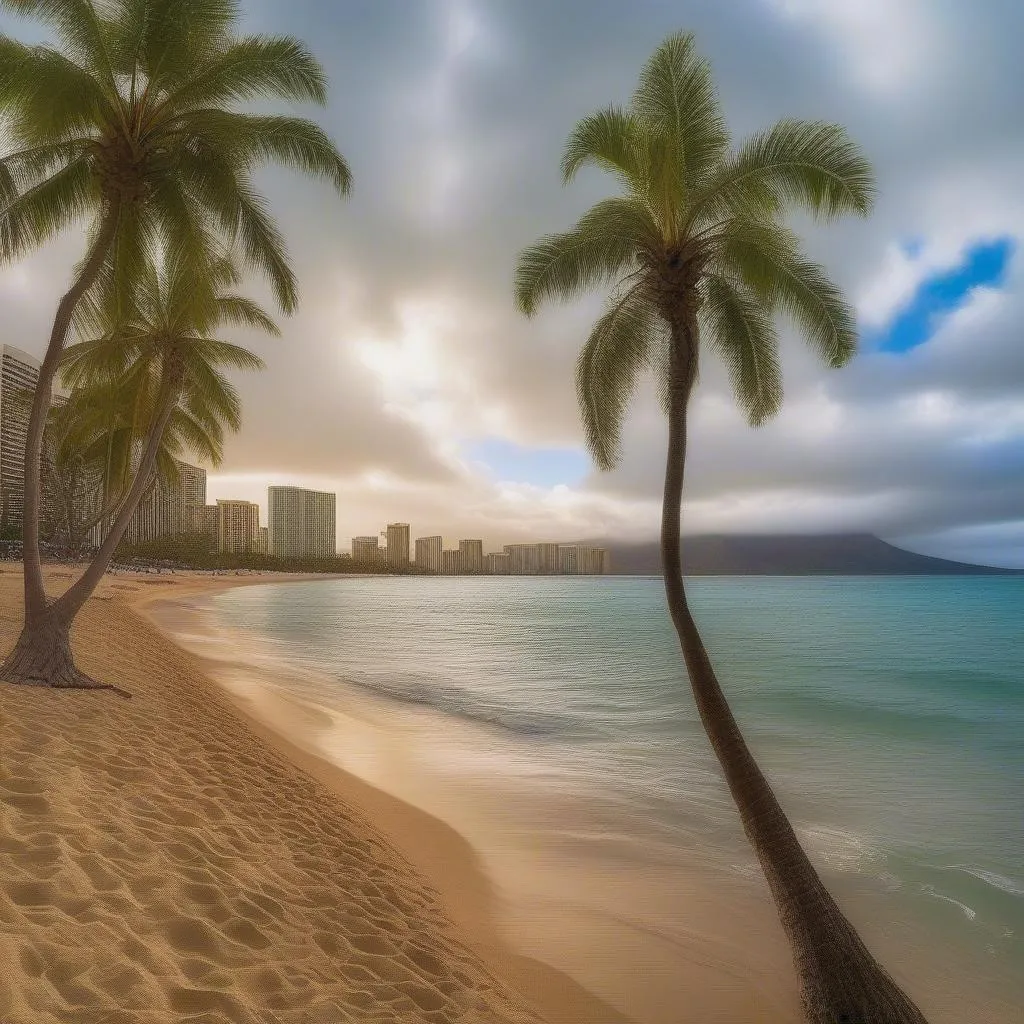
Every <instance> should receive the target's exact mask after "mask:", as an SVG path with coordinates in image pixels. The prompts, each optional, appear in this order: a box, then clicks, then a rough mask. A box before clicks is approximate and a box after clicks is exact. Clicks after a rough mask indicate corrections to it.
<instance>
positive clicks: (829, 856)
mask: <svg viewBox="0 0 1024 1024" xmlns="http://www.w3.org/2000/svg"><path fill="white" fill-rule="evenodd" d="M801 832H802V833H803V838H804V840H805V842H806V843H807V845H808V846H809V847H810V848H811V849H812V850H813V851H814V852H815V853H817V854H818V856H819V857H821V859H822V860H823V861H824V862H825V863H826V864H827V865H828V866H829V867H830V868H832V869H833V870H834V871H842V872H856V873H860V872H861V871H862V870H863V869H864V868H865V867H866V866H867V865H869V864H874V863H877V862H878V861H880V860H883V859H884V857H885V854H884V852H883V851H882V850H881V849H879V848H878V847H877V846H876V845H875V844H874V843H872V842H871V841H870V840H869V839H867V838H866V837H865V836H862V835H858V834H857V833H855V832H850V831H848V830H847V829H841V828H835V827H834V826H831V825H809V826H807V827H806V828H804V829H801Z"/></svg>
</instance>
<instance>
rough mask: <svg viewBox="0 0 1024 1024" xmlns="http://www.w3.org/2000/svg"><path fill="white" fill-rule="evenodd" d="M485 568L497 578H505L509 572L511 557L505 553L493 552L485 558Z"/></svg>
mask: <svg viewBox="0 0 1024 1024" xmlns="http://www.w3.org/2000/svg"><path fill="white" fill-rule="evenodd" d="M484 568H485V570H486V571H487V572H489V573H492V574H493V575H495V576H505V575H507V574H508V572H509V556H508V555H507V554H506V553H505V552H504V551H491V552H489V553H488V554H487V555H485V556H484Z"/></svg>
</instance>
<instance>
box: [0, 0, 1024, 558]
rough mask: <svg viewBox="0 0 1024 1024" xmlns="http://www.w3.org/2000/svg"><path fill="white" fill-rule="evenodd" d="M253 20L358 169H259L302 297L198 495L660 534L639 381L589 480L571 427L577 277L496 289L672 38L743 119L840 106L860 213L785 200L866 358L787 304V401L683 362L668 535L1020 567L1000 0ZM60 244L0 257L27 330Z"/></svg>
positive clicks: (1016, 137)
mask: <svg viewBox="0 0 1024 1024" xmlns="http://www.w3.org/2000/svg"><path fill="white" fill-rule="evenodd" d="M0 26H2V28H3V29H4V30H6V31H11V32H13V33H15V34H19V35H22V36H24V37H28V30H27V29H26V28H25V27H24V26H23V25H19V24H16V23H14V22H12V21H10V20H6V21H3V20H0ZM244 28H245V29H246V30H253V31H266V32H289V33H293V34H295V35H298V36H300V37H301V38H302V39H304V40H305V41H306V42H307V43H308V45H309V46H310V47H311V48H312V49H313V51H314V52H315V53H316V54H317V56H318V57H319V58H320V59H321V60H322V61H323V63H324V65H325V66H326V68H327V70H328V72H329V74H330V78H331V101H330V105H329V107H328V108H326V109H325V110H317V111H314V112H311V113H312V114H313V116H315V117H317V119H318V120H319V121H320V123H321V124H322V125H323V126H324V127H325V128H326V129H327V130H328V131H329V132H330V133H331V135H332V136H333V138H334V139H335V140H336V141H337V143H338V145H339V147H340V148H341V150H342V151H343V153H344V154H345V155H346V157H347V159H348V160H349V162H350V164H351V166H352V169H353V172H354V176H355V189H354V192H353V195H352V197H351V199H349V200H348V201H346V202H344V203H342V202H339V201H338V200H337V198H336V197H334V196H333V195H332V194H331V193H330V191H329V190H328V189H327V188H326V187H325V186H321V185H319V184H317V183H311V182H307V181H303V180H301V179H298V178H295V177H293V176H290V175H286V174H284V173H281V172H268V173H267V174H266V175H264V177H263V179H262V182H263V184H264V185H265V188H266V191H267V194H268V195H269V197H270V199H271V201H272V203H273V207H274V210H275V211H276V213H277V216H278V218H279V220H280V223H281V224H282V225H283V227H284V230H285V233H286V235H287V238H288V241H289V245H290V247H291V252H292V255H293V259H294V262H295V265H296V268H297V270H298V272H299V276H300V280H301V283H302V303H301V308H300V310H299V312H298V313H297V314H296V315H295V316H293V317H292V318H290V319H289V320H287V321H286V322H285V325H284V336H283V338H281V339H280V340H275V341H273V342H268V341H265V340H255V341H254V347H256V348H257V349H258V350H259V351H260V352H261V354H263V355H264V356H265V358H266V360H267V364H268V366H267V370H266V372H265V373H263V374H262V375H259V376H256V377H250V378H248V379H244V380H242V381H240V384H241V387H242V391H243V395H244V397H245V403H246V404H245V410H246V413H245V425H244V429H243V431H242V433H241V434H240V435H239V436H238V437H236V438H234V439H233V440H232V442H231V443H230V445H229V448H228V452H227V458H226V460H225V462H224V464H223V466H221V467H220V468H219V469H218V470H216V471H214V472H211V475H210V486H209V497H210V500H213V499H214V498H217V497H243V498H250V499H252V500H259V501H261V502H262V503H264V504H265V501H266V486H267V484H268V483H273V482H278V483H290V482H295V483H300V484H305V485H308V486H314V487H321V488H324V489H329V490H334V491H337V492H338V496H339V497H338V533H339V539H340V541H341V545H342V547H343V549H346V548H347V546H348V539H349V538H350V537H351V536H352V535H353V534H362V533H374V532H377V531H378V530H379V529H381V528H382V527H383V525H384V523H385V522H387V521H388V520H395V519H398V520H404V521H410V522H411V523H412V526H413V535H414V536H416V535H422V534H427V533H435V532H439V533H443V534H444V535H445V537H446V539H448V540H456V539H457V538H458V537H460V536H476V537H483V538H484V539H485V541H486V543H487V544H488V546H491V545H494V546H497V545H500V544H501V543H502V542H509V541H514V540H521V539H530V538H536V539H551V540H569V539H579V538H584V537H620V538H623V539H647V538H650V537H653V536H654V535H655V533H656V529H657V522H658V511H659V496H660V490H661V474H662V470H663V458H664V453H663V449H664V444H665V436H666V429H665V425H664V423H663V422H662V418H661V415H660V413H659V411H658V407H657V405H656V403H655V402H654V400H653V398H652V395H651V393H650V392H649V391H644V392H643V393H641V395H640V396H639V397H638V400H637V402H636V405H635V407H634V411H633V414H632V416H631V417H630V419H629V422H628V425H627V429H626V440H625V446H624V451H625V454H624V459H623V463H622V466H621V468H620V469H618V470H616V471H615V472H614V473H611V474H597V473H595V472H594V471H593V470H592V469H591V467H590V465H589V463H588V460H587V458H586V456H585V453H584V451H583V449H582V446H581V437H582V435H581V431H580V426H579V419H578V415H577V410H576V407H575V397H574V391H573V379H572V370H573V362H574V358H575V355H576V352H577V350H578V348H579V346H580V344H581V343H582V341H583V340H584V338H585V337H586V332H587V328H588V324H589V323H590V322H591V321H592V320H593V318H594V316H595V314H596V313H597V312H598V311H599V310H600V306H601V297H600V296H594V297H593V299H589V300H585V301H582V302H580V303H579V304H578V305H575V306H563V307H558V306H552V307H549V308H548V309H547V310H546V311H545V312H543V313H542V314H541V315H540V316H538V317H537V318H536V319H535V320H533V321H529V322H527V321H524V320H522V319H521V318H520V317H519V316H518V315H517V314H516V312H515V310H514V307H513V302H512V290H511V284H512V274H513V267H514V263H515V258H516V254H517V252H518V251H519V250H520V249H521V248H522V247H523V246H525V245H527V244H529V243H530V242H531V241H533V240H534V239H535V238H536V237H537V236H538V235H540V234H543V233H545V232H549V231H556V230H563V229H565V228H567V227H569V226H570V225H571V224H572V223H573V221H574V220H575V219H576V217H578V216H579V215H580V214H581V213H582V212H583V211H584V210H585V209H586V208H587V207H588V206H589V205H590V204H591V203H592V202H593V201H594V200H595V199H597V198H600V197H601V196H602V195H603V194H605V190H606V189H607V188H608V187H609V186H608V183H607V182H604V181H602V180H601V178H600V176H598V175H584V176H581V178H580V179H579V180H578V181H577V182H576V183H575V184H574V185H572V186H570V187H568V188H563V187H562V186H561V184H560V179H559V174H558V160H559V155H560V151H561V146H562V144H563V142H564V140H565V137H566V136H567V134H568V132H569V131H570V129H571V128H572V125H573V123H574V121H575V120H576V119H577V118H578V117H580V116H582V115H584V114H586V113H588V112H590V111H592V110H593V109H595V108H597V107H600V106H604V105H606V104H608V103H612V102H618V103H624V102H627V101H628V99H629V95H630V92H631V90H632V86H633V84H634V82H635V79H636V76H637V73H638V71H639V70H640V68H641V66H642V64H643V62H644V60H645V59H646V58H647V56H648V55H649V54H650V52H651V51H652V50H653V49H654V48H655V47H656V46H657V45H658V43H659V42H660V41H661V40H662V39H663V38H664V36H665V35H666V34H667V33H669V32H671V31H673V30H677V29H687V30H692V31H694V32H695V33H696V35H697V40H698V45H699V47H700V49H701V50H702V51H703V52H704V53H705V54H706V55H707V56H708V57H709V58H710V60H711V62H712V65H713V67H714V71H715V74H716V76H717V80H718V83H719V88H720V92H721V97H722V101H723V104H724V107H725V109H726V112H727V114H728V117H729V119H730V121H731V123H732V125H733V129H734V133H735V136H736V137H737V138H740V137H742V136H743V135H745V134H746V133H748V132H750V131H753V130H756V129H757V128H758V127H760V126H763V125H766V124H768V123H770V122H772V121H773V120H775V119H777V118H779V117H783V116H797V117H805V118H814V119H818V118H822V119H828V120H835V121H840V122H842V123H844V124H845V125H846V126H847V128H848V129H849V130H850V132H851V133H852V134H853V135H854V136H855V138H857V139H858V140H859V141H860V142H861V144H862V145H863V146H864V148H865V149H866V151H867V152H868V154H869V156H870V158H871V159H872V161H873V162H874V165H875V168H876V171H877V175H878V180H879V186H880V196H879V202H878V205H877V210H876V212H875V214H874V215H873V216H872V217H871V218H870V220H867V221H859V222H852V221H851V222H844V223H840V224H836V225H829V226H825V227H817V226H808V225H804V224H803V223H800V224H798V225H797V227H798V228H799V229H800V230H801V231H802V233H803V235H804V237H805V239H806V242H807V246H808V249H809V250H810V251H811V252H812V253H813V255H814V256H815V258H817V259H819V260H821V261H822V262H823V263H824V264H825V265H826V266H827V267H828V269H829V271H830V272H831V274H832V275H833V276H834V277H835V279H836V280H837V281H838V282H839V283H840V284H841V285H842V286H843V287H844V288H845V289H846V290H847V293H848V295H849V296H850V298H851V300H852V301H853V302H855V304H856V306H857V309H858V312H859V316H860V322H861V328H862V332H861V334H862V337H861V354H860V355H859V356H858V357H857V359H856V360H855V361H854V362H853V363H852V364H851V365H850V366H849V367H848V368H846V369H844V370H842V371H826V370H824V369H821V368H820V367H818V366H817V365H816V364H815V362H814V360H813V359H812V358H811V356H810V355H809V354H808V353H806V352H804V351H803V350H802V348H801V346H800V343H799V340H798V339H797V338H796V337H795V336H794V335H793V334H792V332H791V331H790V330H789V328H788V327H786V328H784V335H783V336H784V344H783V348H784V353H783V355H784V366H785V371H786V382H787V401H786V405H785V408H784V411H783V412H782V414H781V415H780V416H779V417H778V418H777V420H776V421H774V422H773V423H771V424H770V425H768V426H766V427H763V428H761V429H759V430H756V431H755V430H751V429H750V428H749V427H748V426H746V424H745V422H744V420H743V419H742V418H741V416H740V415H739V413H738V412H737V411H736V409H735V408H734V407H733V404H732V401H731V398H730V395H729V392H728V389H727V387H726V386H725V381H724V375H723V374H722V373H721V372H720V369H719V368H718V367H716V366H713V365H711V364H708V365H706V366H705V368H704V371H703V378H702V382H701V385H700V388H699V392H698V394H697V397H696V401H695V414H694V415H695V421H696V423H695V427H694V431H693V440H692V447H691V451H692V458H691V463H690V467H689V469H688V501H687V505H686V510H685V520H686V524H687V528H688V529H689V530H691V531H694V532H697V531H702V532H703V531H715V532H731V531H758V532H766V531H776V532H781V531H788V532H795V531H816V532H826V531H846V530H868V531H872V532H875V533H878V534H879V535H881V536H883V537H885V538H887V539H891V540H894V541H896V542H898V543H904V544H906V545H907V546H910V547H913V548H915V549H917V550H921V551H926V552H929V553H935V554H943V555H947V556H950V557H956V558H963V559H969V560H977V561H981V562H989V563H993V564H1007V565H1010V564H1016V565H1024V327H1022V324H1024V256H1022V255H1021V247H1020V244H1019V242H1020V239H1021V238H1022V237H1024V187H1022V184H1021V183H1022V182H1024V78H1022V76H1021V67H1020V53H1019V44H1020V39H1021V38H1022V37H1024V4H1021V3H1020V0H689V2H687V0H672V2H661V0H657V2H656V0H631V2H630V3H625V2H622V0H616V2H612V0H559V2H557V3H551V2H550V0H289V2H288V3H283V2H281V0H251V2H248V3H246V4H245V21H244ZM81 247H82V237H81V235H76V236H70V235H69V236H68V237H67V238H65V239H63V240H62V241H61V242H60V243H59V244H56V245H54V246H53V247H52V248H51V249H49V250H47V251H45V252H43V253H40V254H38V255H37V256H36V257H34V258H33V259H31V260H29V261H27V262H25V263H23V264H21V265H19V266H16V267H12V268H5V269H3V270H2V271H0V303H2V305H3V309H4V317H3V323H2V324H0V340H3V341H7V342H9V343H13V344H16V345H19V346H21V347H22V348H25V349H27V350H29V351H32V352H36V353H41V351H42V348H43V339H44V338H45V335H46V332H47V329H48V323H49V318H50V317H51V316H52V311H53V308H54V305H55V302H56V299H57V297H58V295H59V293H60V292H61V291H62V290H63V285H64V283H65V281H66V280H67V277H68V274H69V272H70V265H71V261H72V260H73V259H74V257H75V256H76V255H77V254H79V253H80V251H81ZM260 288H261V285H260V284H259V283H258V282H254V283H253V293H254V294H257V295H259V294H260Z"/></svg>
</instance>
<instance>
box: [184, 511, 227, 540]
mask: <svg viewBox="0 0 1024 1024" xmlns="http://www.w3.org/2000/svg"><path fill="white" fill-rule="evenodd" d="M190 532H191V533H199V534H202V535H203V536H204V537H209V538H210V540H212V541H213V543H214V546H215V547H216V546H219V544H220V508H219V507H218V506H217V505H200V506H199V507H198V508H195V509H193V510H192V528H191V530H190Z"/></svg>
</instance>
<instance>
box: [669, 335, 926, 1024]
mask: <svg viewBox="0 0 1024 1024" xmlns="http://www.w3.org/2000/svg"><path fill="white" fill-rule="evenodd" d="M696 342H697V332H696V325H695V324H694V323H693V322H692V321H691V322H687V320H686V319H681V320H680V321H679V322H674V323H673V324H672V352H671V362H670V411H669V441H668V460H667V464H666V467H665V492H664V502H663V505H662V519H661V555H662V567H663V572H664V576H665V592H666V596H667V600H668V608H669V612H670V614H671V616H672V622H673V624H674V626H675V629H676V632H677V634H678V635H679V642H680V645H681V647H682V651H683V658H684V660H685V662H686V669H687V673H688V674H689V677H690V684H691V686H692V688H693V696H694V700H695V702H696V705H697V710H698V712H699V714H700V719H701V723H702V724H703V726H704V730H705V732H706V733H707V736H708V739H709V740H710V742H711V747H712V749H713V750H714V752H715V756H716V757H717V758H718V762H719V764H720V765H721V767H722V771H723V773H724V775H725V779H726V782H727V784H728V786H729V791H730V793H731V794H732V797H733V800H734V801H735V804H736V807H737V809H738V811H739V814H740V820H741V821H742V823H743V829H744V832H746V835H747V838H748V840H749V841H750V844H751V845H752V846H753V848H754V851H755V853H756V854H757V858H758V860H759V861H760V863H761V868H762V870H763V871H764V875H765V878H766V879H767V881H768V886H769V889H770V890H771V894H772V897H773V899H774V901H775V904H776V907H777V909H778V912H779V917H780V920H781V922H782V926H783V928H784V929H785V932H786V935H787V937H788V938H789V942H790V946H791V948H792V951H793V959H794V965H795V967H796V970H797V974H798V976H799V979H800V988H801V998H802V1004H803V1013H804V1018H805V1020H806V1021H807V1024H927V1022H926V1021H925V1018H924V1016H923V1015H922V1013H921V1011H920V1010H919V1009H918V1008H917V1007H916V1006H915V1005H914V1004H913V1003H912V1002H911V1001H910V999H909V998H908V997H907V996H906V995H905V994H904V993H903V992H902V991H901V990H900V988H899V987H898V986H897V985H896V983H895V982H894V981H893V980H892V978H890V977H889V975H888V974H887V973H886V972H885V970H884V969H883V968H882V967H881V965H879V964H878V963H877V961H876V960H875V959H874V958H873V957H872V956H871V954H870V953H869V952H868V950H867V948H866V947H865V945H864V943H863V942H862V940H861V938H860V936H859V935H858V934H857V932H856V930H855V929H854V927H853V925H852V924H850V922H849V921H847V919H846V918H845V917H844V916H843V914H842V912H841V911H840V910H839V907H838V906H837V905H836V903H835V901H834V900H833V899H832V896H831V895H830V893H829V892H828V890H827V889H826V888H825V885H824V884H823V883H822V881H821V879H820V878H819V877H818V873H817V871H816V870H815V869H814V866H813V865H812V864H811V862H810V860H809V859H808V857H807V854H806V853H805V852H804V850H803V848H802V847H801V845H800V842H799V840H798V839H797V837H796V834H795V832H794V831H793V827H792V826H791V825H790V823H789V820H788V819H787V817H786V815H785V812H784V811H783V810H782V807H781V806H780V805H779V802H778V800H777V799H776V797H775V794H774V793H773V792H772V789H771V786H770V785H769V784H768V781H767V780H766V779H765V777H764V775H763V774H762V773H761V769H760V768H759V767H758V765H757V762H756V761H755V760H754V758H753V755H752V754H751V753H750V750H749V749H748V747H747V744H746V742H745V741H744V739H743V735H742V734H741V733H740V729H739V726H738V725H737V723H736V719H735V718H734V717H733V714H732V710H731V709H730V707H729V704H728V702H727V701H726V699H725V694H724V693H723V692H722V688H721V686H720V685H719V682H718V678H717V676H716V675H715V670H714V667H713V666H712V664H711V659H710V658H709V656H708V652H707V650H706V649H705V647H704V642H703V640H702V639H701V636H700V633H699V631H698V630H697V624H696V623H695V622H694V619H693V616H692V615H691V613H690V608H689V604H688V602H687V599H686V590H685V587H684V585H683V571H682V562H681V540H680V532H681V515H682V494H683V474H684V470H685V462H686V417H687V411H688V407H689V400H690V394H691V391H692V389H693V383H694V380H695V379H696V368H697V351H696Z"/></svg>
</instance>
